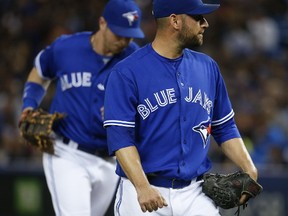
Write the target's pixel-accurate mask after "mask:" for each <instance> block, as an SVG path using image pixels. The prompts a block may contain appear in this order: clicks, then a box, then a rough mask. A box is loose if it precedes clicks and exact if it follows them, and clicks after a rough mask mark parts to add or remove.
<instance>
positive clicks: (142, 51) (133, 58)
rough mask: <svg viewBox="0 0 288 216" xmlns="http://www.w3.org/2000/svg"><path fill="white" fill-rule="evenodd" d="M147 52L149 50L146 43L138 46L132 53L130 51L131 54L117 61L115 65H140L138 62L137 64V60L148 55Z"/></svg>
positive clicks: (141, 59)
mask: <svg viewBox="0 0 288 216" xmlns="http://www.w3.org/2000/svg"><path fill="white" fill-rule="evenodd" d="M149 53H150V51H149V46H148V45H145V46H143V47H139V48H138V49H136V50H135V51H134V52H133V53H131V55H129V56H128V57H127V58H125V59H124V60H122V61H121V62H119V63H118V64H117V66H118V67H129V66H140V65H139V64H137V62H139V61H143V60H144V59H145V57H147V56H148V54H149Z"/></svg>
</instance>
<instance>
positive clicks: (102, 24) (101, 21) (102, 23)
mask: <svg viewBox="0 0 288 216" xmlns="http://www.w3.org/2000/svg"><path fill="white" fill-rule="evenodd" d="M106 27H107V22H106V20H105V18H104V17H103V16H101V17H100V18H99V28H100V29H105V28H106Z"/></svg>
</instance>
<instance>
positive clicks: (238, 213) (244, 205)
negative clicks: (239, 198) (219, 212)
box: [234, 203, 248, 216]
mask: <svg viewBox="0 0 288 216" xmlns="http://www.w3.org/2000/svg"><path fill="white" fill-rule="evenodd" d="M247 206H248V203H245V204H243V205H242V207H243V210H244V209H245V208H246V207H247ZM240 209H241V206H238V209H237V211H236V212H235V213H234V215H237V216H240Z"/></svg>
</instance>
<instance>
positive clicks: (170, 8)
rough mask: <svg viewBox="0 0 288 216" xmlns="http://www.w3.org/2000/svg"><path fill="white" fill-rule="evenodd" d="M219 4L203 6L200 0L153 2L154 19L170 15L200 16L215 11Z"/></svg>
mask: <svg viewBox="0 0 288 216" xmlns="http://www.w3.org/2000/svg"><path fill="white" fill-rule="evenodd" d="M219 7H220V4H204V3H203V2H202V1H201V0H153V15H154V17H155V18H162V17H168V16H170V15H171V14H189V15H202V14H209V13H212V12H213V11H215V10H217V9H218V8H219Z"/></svg>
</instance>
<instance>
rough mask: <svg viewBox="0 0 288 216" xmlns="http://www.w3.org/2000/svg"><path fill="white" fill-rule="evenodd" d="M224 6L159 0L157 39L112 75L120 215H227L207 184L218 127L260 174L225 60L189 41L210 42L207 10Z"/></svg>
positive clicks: (220, 139) (228, 150)
mask: <svg viewBox="0 0 288 216" xmlns="http://www.w3.org/2000/svg"><path fill="white" fill-rule="evenodd" d="M218 7H219V5H213V4H203V2H202V1H201V0H182V1H176V0H154V1H153V14H154V16H155V18H156V22H157V32H156V36H155V38H154V40H153V42H152V43H151V44H147V45H146V46H144V47H142V48H141V49H139V50H137V51H136V52H134V53H133V54H132V55H130V56H129V57H127V58H126V59H125V60H123V61H121V62H120V63H118V64H117V65H116V66H115V67H114V69H113V70H112V72H111V74H110V76H109V79H108V83H107V87H106V94H105V103H104V107H105V113H104V126H105V127H106V128H107V135H108V147H109V153H110V154H115V155H116V158H117V168H116V173H117V174H118V175H119V176H120V177H121V180H120V184H119V187H118V190H117V195H116V200H115V205H114V212H115V215H116V216H135V215H137V216H139V215H151V216H154V215H161V216H163V215H166V216H171V215H174V216H176V215H177V216H180V215H181V216H183V215H185V216H196V215H197V216H199V215H206V216H216V215H220V214H219V209H218V208H217V207H216V205H215V204H214V202H213V201H212V200H211V199H210V198H208V197H207V196H206V195H204V193H203V192H202V187H201V181H202V180H201V175H203V174H204V173H205V172H207V171H208V170H209V169H210V168H211V162H210V161H209V159H208V158H207V152H208V149H209V146H210V138H211V135H212V136H213V137H214V139H215V140H216V141H217V143H218V144H219V146H221V148H222V150H223V152H224V153H225V154H226V155H227V156H228V158H230V159H231V160H232V161H233V162H235V164H236V165H238V166H239V167H240V168H241V169H243V170H244V171H245V172H247V173H248V174H250V176H252V178H253V179H257V170H256V168H255V166H254V164H253V161H252V160H251V158H250V155H249V154H248V152H247V149H246V148H245V145H244V143H243V141H242V139H241V136H240V134H239V131H238V129H237V127H236V125H235V122H234V118H233V116H234V112H233V109H232V106H231V103H230V101H229V97H228V93H227V91H226V88H225V84H224V81H223V78H222V76H221V74H220V70H219V67H218V65H217V63H216V62H215V61H214V60H213V59H212V58H210V57H209V56H207V55H205V54H203V53H200V52H196V51H192V50H190V49H188V48H187V47H195V46H199V45H202V43H203V33H204V31H205V30H206V29H207V28H208V22H207V20H206V19H205V18H204V17H203V14H208V13H211V12H213V11H215V10H216V9H217V8H218ZM246 199H247V197H245V196H242V197H241V202H243V200H246ZM149 212H150V213H149Z"/></svg>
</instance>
